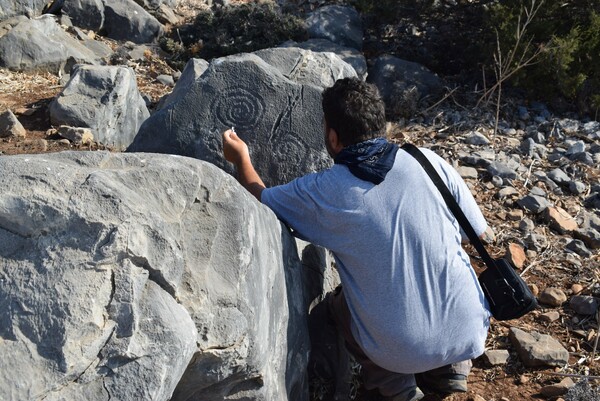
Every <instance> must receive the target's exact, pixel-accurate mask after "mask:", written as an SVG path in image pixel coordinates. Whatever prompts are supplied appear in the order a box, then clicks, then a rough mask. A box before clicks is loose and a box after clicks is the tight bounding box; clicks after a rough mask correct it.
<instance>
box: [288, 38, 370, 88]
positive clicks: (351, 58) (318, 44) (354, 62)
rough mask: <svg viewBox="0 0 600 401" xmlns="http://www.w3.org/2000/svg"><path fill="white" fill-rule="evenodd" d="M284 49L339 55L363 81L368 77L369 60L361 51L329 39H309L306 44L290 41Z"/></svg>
mask: <svg viewBox="0 0 600 401" xmlns="http://www.w3.org/2000/svg"><path fill="white" fill-rule="evenodd" d="M281 46H282V47H299V48H300V49H306V50H312V51H313V52H316V53H325V52H331V53H335V54H337V55H338V56H339V57H340V58H341V59H342V60H344V61H345V62H346V63H348V64H350V65H351V66H352V68H354V70H355V71H356V75H358V76H359V77H360V78H361V79H363V80H364V79H365V78H366V77H367V60H366V59H365V56H364V55H363V54H362V52H360V51H359V50H356V49H355V48H352V47H346V46H342V45H338V44H337V43H333V42H332V41H330V40H327V39H309V40H307V41H305V42H294V41H289V42H285V43H284V44H282V45H281Z"/></svg>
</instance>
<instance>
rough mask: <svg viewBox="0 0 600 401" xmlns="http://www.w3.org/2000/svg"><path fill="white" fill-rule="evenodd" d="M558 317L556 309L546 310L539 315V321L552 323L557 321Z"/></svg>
mask: <svg viewBox="0 0 600 401" xmlns="http://www.w3.org/2000/svg"><path fill="white" fill-rule="evenodd" d="M558 319H560V313H558V312H557V311H554V310H553V311H550V312H546V313H542V314H541V315H540V321H542V322H544V323H552V322H555V321H557V320H558Z"/></svg>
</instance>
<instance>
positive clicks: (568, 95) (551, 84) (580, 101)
mask: <svg viewBox="0 0 600 401" xmlns="http://www.w3.org/2000/svg"><path fill="white" fill-rule="evenodd" d="M538 2H539V0H538ZM523 4H529V1H523V0H505V1H503V2H501V3H497V4H496V5H494V6H493V7H490V9H489V15H488V16H489V22H488V24H487V25H488V27H490V29H489V32H493V29H491V28H496V29H497V31H498V34H499V38H500V45H501V48H502V51H503V53H504V54H506V52H507V51H508V50H509V49H511V48H512V47H513V46H514V45H515V32H516V29H517V24H518V16H519V14H520V12H521V10H522V8H523ZM527 34H528V37H529V38H531V39H532V46H531V47H530V49H529V54H532V53H531V52H533V51H535V50H536V49H537V48H538V46H544V50H545V51H544V52H542V53H541V54H540V56H539V58H538V59H537V62H536V63H535V64H534V65H531V66H529V67H527V68H524V69H522V70H521V71H520V72H519V73H518V74H516V75H515V76H514V78H513V79H512V81H511V83H512V84H513V85H514V86H517V87H521V88H524V89H526V90H528V91H529V93H530V94H531V95H533V96H536V97H538V98H540V99H541V100H544V101H547V102H553V101H554V100H556V99H561V98H562V99H564V100H567V101H568V102H569V103H571V104H574V105H576V106H577V108H578V109H579V111H580V112H583V113H586V114H592V116H593V115H594V114H596V113H597V111H598V109H600V95H599V94H600V64H599V63H600V2H599V1H598V0H571V1H560V2H559V1H554V0H547V1H546V2H544V4H543V5H542V7H541V8H540V10H539V12H538V14H537V15H536V16H535V18H534V19H533V21H532V22H531V24H530V25H529V26H528V28H527ZM487 43H488V47H487V48H488V51H487V53H488V55H490V54H492V52H493V51H494V50H495V37H492V36H491V35H490V37H488V38H487ZM521 46H522V47H521V49H520V50H519V51H520V52H521V53H519V51H517V53H518V54H522V51H523V49H524V48H523V46H524V43H522V44H521ZM526 57H527V55H526Z"/></svg>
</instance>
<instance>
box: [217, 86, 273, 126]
mask: <svg viewBox="0 0 600 401" xmlns="http://www.w3.org/2000/svg"><path fill="white" fill-rule="evenodd" d="M264 110H265V103H264V100H263V99H262V97H261V96H260V95H258V94H256V93H254V92H251V91H249V90H247V89H243V88H230V89H227V90H225V91H224V93H222V94H221V96H220V97H219V98H218V99H217V100H216V101H215V102H214V104H213V112H214V113H215V115H216V116H217V118H218V119H219V121H220V122H221V123H223V124H224V125H225V126H226V127H235V128H239V129H241V130H247V129H251V128H254V126H255V125H256V123H257V122H258V121H259V120H260V119H261V118H262V117H263V114H264Z"/></svg>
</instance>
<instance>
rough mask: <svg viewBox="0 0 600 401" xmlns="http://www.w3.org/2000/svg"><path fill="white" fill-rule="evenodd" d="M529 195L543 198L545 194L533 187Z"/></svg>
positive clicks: (540, 189)
mask: <svg viewBox="0 0 600 401" xmlns="http://www.w3.org/2000/svg"><path fill="white" fill-rule="evenodd" d="M529 195H535V196H543V197H544V198H545V197H546V195H547V194H546V191H544V190H543V189H542V188H540V187H533V188H531V191H529Z"/></svg>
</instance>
